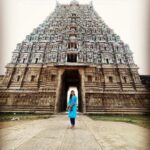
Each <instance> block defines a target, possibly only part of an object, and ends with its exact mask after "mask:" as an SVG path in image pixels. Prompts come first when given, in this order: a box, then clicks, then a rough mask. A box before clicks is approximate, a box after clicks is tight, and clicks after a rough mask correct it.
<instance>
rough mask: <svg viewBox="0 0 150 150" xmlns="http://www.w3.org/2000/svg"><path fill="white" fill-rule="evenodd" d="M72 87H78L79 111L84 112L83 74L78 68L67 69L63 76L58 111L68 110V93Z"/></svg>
mask: <svg viewBox="0 0 150 150" xmlns="http://www.w3.org/2000/svg"><path fill="white" fill-rule="evenodd" d="M70 87H74V88H76V89H77V93H78V94H77V95H76V96H77V98H78V111H80V112H82V96H81V76H80V74H79V72H78V70H65V71H64V73H63V75H62V77H61V87H60V92H59V93H60V95H59V101H58V111H59V112H63V111H66V108H67V101H68V99H67V94H68V90H69V89H70Z"/></svg>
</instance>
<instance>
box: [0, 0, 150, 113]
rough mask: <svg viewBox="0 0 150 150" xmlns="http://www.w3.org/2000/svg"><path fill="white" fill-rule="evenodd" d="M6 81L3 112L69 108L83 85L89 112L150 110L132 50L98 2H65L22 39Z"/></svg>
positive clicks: (82, 106) (81, 99)
mask: <svg viewBox="0 0 150 150" xmlns="http://www.w3.org/2000/svg"><path fill="white" fill-rule="evenodd" d="M6 69H7V71H6V74H5V76H4V77H3V79H2V80H1V85H0V107H1V111H21V112H22V111H23V112H36V113H38V112H39V113H50V112H51V113H54V112H62V111H65V110H66V105H67V91H68V89H69V87H71V86H73V87H77V89H78V103H79V106H78V107H79V108H78V109H79V111H81V112H83V113H94V112H96V113H122V112H123V113H139V112H149V110H150V99H149V98H150V92H149V91H148V90H147V89H146V87H145V85H144V84H142V83H141V79H143V78H142V77H141V79H140V76H139V74H138V67H137V65H136V64H135V63H134V60H133V56H132V52H131V50H130V48H129V46H128V45H127V44H125V43H124V42H123V41H121V39H120V37H119V36H118V35H117V34H115V33H114V32H113V30H112V29H111V28H109V27H108V26H107V25H106V24H105V23H104V21H103V20H102V19H101V17H99V16H98V14H97V13H96V12H95V10H94V8H93V5H92V3H90V4H87V5H80V4H79V3H78V2H77V1H72V2H71V3H70V4H68V5H66V4H59V3H57V6H56V8H55V11H54V12H53V13H52V14H51V15H50V16H48V17H47V19H46V20H45V21H44V22H43V23H42V24H40V25H39V27H37V28H35V29H34V30H33V32H32V33H31V34H30V35H27V36H26V39H25V40H24V41H23V42H22V43H19V44H17V47H16V49H15V50H14V52H13V56H12V60H11V62H10V63H9V64H8V65H7V66H6Z"/></svg>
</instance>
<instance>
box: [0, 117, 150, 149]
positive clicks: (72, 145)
mask: <svg viewBox="0 0 150 150" xmlns="http://www.w3.org/2000/svg"><path fill="white" fill-rule="evenodd" d="M69 125H70V124H69V120H68V118H67V116H66V115H56V116H53V117H52V118H49V119H43V120H34V121H31V122H26V123H24V124H21V125H16V126H13V127H9V128H4V129H0V142H1V150H14V149H15V150H150V147H149V146H150V142H149V137H148V136H149V135H150V130H148V129H145V128H142V127H139V126H136V125H132V124H128V123H122V122H109V121H94V120H92V119H90V118H88V117H87V116H83V115H79V116H78V118H77V122H76V128H75V129H70V128H69Z"/></svg>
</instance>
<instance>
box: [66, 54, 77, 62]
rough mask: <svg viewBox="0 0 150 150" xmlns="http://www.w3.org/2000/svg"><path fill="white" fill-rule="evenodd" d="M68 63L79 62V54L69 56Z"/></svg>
mask: <svg viewBox="0 0 150 150" xmlns="http://www.w3.org/2000/svg"><path fill="white" fill-rule="evenodd" d="M67 62H77V54H67Z"/></svg>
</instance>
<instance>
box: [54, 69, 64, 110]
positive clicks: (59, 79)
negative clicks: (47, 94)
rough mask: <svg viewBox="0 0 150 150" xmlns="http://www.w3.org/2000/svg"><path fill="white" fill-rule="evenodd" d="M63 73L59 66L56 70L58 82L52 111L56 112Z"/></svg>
mask: <svg viewBox="0 0 150 150" xmlns="http://www.w3.org/2000/svg"><path fill="white" fill-rule="evenodd" d="M63 73H64V69H63V68H61V69H59V71H58V83H57V89H56V100H55V106H54V107H55V108H54V113H57V112H58V111H59V103H60V102H59V99H60V93H61V85H62V84H61V83H62V75H63Z"/></svg>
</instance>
